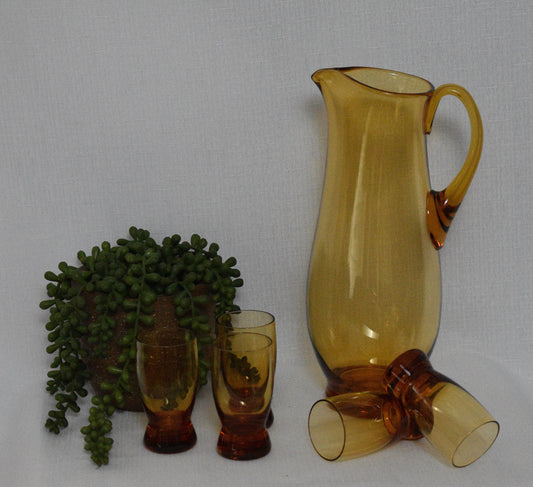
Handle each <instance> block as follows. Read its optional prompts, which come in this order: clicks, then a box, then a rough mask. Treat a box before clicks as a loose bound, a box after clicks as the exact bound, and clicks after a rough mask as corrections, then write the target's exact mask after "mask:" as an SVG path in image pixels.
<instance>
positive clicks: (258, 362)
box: [211, 332, 274, 460]
mask: <svg viewBox="0 0 533 487" xmlns="http://www.w3.org/2000/svg"><path fill="white" fill-rule="evenodd" d="M273 380H274V377H273V349H272V340H271V339H270V338H269V337H267V336H266V335H261V334H259V333H248V332H237V333H231V332H230V333H225V334H223V335H221V336H219V337H217V339H216V340H215V343H214V346H213V366H212V368H211V383H212V387H213V396H214V399H215V405H216V408H217V412H218V415H219V417H220V421H221V423H222V428H221V430H220V434H219V437H218V443H217V451H218V453H219V454H220V455H221V456H223V457H225V458H229V459H232V460H252V459H255V458H260V457H263V456H265V455H267V454H268V453H269V452H270V449H271V442H270V437H269V434H268V431H267V428H266V423H267V418H268V413H269V411H270V401H271V399H272V388H273Z"/></svg>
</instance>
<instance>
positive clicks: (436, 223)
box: [424, 84, 483, 250]
mask: <svg viewBox="0 0 533 487" xmlns="http://www.w3.org/2000/svg"><path fill="white" fill-rule="evenodd" d="M446 95H453V96H455V97H457V98H459V100H461V102H462V103H463V105H464V106H465V108H466V111H467V112H468V116H469V118H470V129H471V133H470V147H469V148H468V154H467V156H466V160H465V162H464V164H463V167H462V168H461V170H460V171H459V173H458V174H457V175H456V176H455V178H454V179H453V181H452V182H451V183H450V184H449V185H448V187H446V188H445V189H443V190H441V191H434V190H431V191H430V192H429V193H428V196H427V200H426V220H427V227H428V231H429V235H430V238H431V241H432V243H433V245H434V247H435V248H436V249H437V250H439V249H440V248H441V247H442V246H443V245H444V241H445V240H446V235H447V233H448V229H449V228H450V224H451V222H452V220H453V217H454V216H455V214H456V213H457V209H458V208H459V206H460V204H461V202H462V201H463V198H464V197H465V194H466V192H467V190H468V187H469V186H470V183H471V182H472V178H473V177H474V173H475V172H476V169H477V166H478V163H479V158H480V156H481V147H482V145H483V125H482V123H481V116H480V114H479V110H478V109H477V106H476V103H475V102H474V99H473V98H472V96H471V95H470V93H468V91H466V90H465V89H464V88H463V87H461V86H459V85H454V84H446V85H442V86H439V87H438V88H437V89H436V90H435V91H434V92H433V94H432V95H431V97H430V99H429V101H428V105H427V107H426V118H425V122H424V131H425V133H426V134H429V133H430V132H431V126H432V124H433V118H434V117H435V112H436V110H437V106H438V104H439V102H440V100H441V99H442V97H444V96H446Z"/></svg>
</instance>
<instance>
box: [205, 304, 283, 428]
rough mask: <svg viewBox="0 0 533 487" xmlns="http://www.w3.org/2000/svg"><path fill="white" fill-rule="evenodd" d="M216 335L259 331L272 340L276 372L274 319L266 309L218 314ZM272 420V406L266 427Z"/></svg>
mask: <svg viewBox="0 0 533 487" xmlns="http://www.w3.org/2000/svg"><path fill="white" fill-rule="evenodd" d="M215 331H216V335H217V336H220V335H221V334H222V333H228V332H248V333H250V332H251V333H261V334H262V335H266V336H267V337H268V338H270V339H271V340H272V355H273V357H274V359H273V361H274V364H273V368H272V373H273V374H275V372H276V319H275V318H274V316H273V315H271V314H270V313H267V312H266V311H258V310H237V311H229V312H227V313H224V314H222V315H220V316H219V317H218V318H217V322H216V330H215ZM273 422H274V413H273V412H272V408H271V409H270V411H269V413H268V419H267V428H270V426H272V423H273Z"/></svg>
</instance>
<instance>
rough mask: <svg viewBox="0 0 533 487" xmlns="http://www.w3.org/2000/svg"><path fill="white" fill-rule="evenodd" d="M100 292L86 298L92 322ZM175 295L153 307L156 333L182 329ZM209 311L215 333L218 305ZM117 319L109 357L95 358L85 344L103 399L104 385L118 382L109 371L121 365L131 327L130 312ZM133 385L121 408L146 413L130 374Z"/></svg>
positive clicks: (202, 289) (205, 290)
mask: <svg viewBox="0 0 533 487" xmlns="http://www.w3.org/2000/svg"><path fill="white" fill-rule="evenodd" d="M208 291H209V289H208V288H207V286H205V285H200V286H197V288H196V291H195V292H194V293H193V294H194V295H199V294H208ZM95 297H96V293H92V294H87V295H85V298H86V300H87V311H88V313H89V315H90V318H89V322H92V321H95V320H96V317H97V314H96V304H95V302H94V298H95ZM173 300H174V296H158V298H157V299H156V301H155V302H154V304H153V308H154V312H153V315H152V316H153V317H154V325H153V327H150V329H154V330H158V331H159V330H164V329H173V328H177V327H179V320H178V318H177V317H176V314H175V311H174V303H173ZM205 311H206V312H207V314H208V316H209V323H210V324H211V330H214V323H215V306H214V304H213V302H212V301H211V300H210V302H209V303H208V304H207V305H206V306H205ZM113 319H114V320H115V321H116V323H117V325H116V327H115V329H114V334H113V338H112V339H111V341H110V342H109V350H108V352H107V356H106V357H96V358H95V357H94V353H91V352H92V351H93V350H94V347H93V346H91V344H89V343H85V348H86V349H87V350H88V352H89V355H88V357H87V359H86V360H85V363H86V365H87V367H88V368H89V371H90V373H91V379H90V384H91V386H92V388H93V389H94V392H95V393H96V394H97V395H98V396H102V395H103V394H105V393H104V391H102V389H101V387H100V384H101V383H102V382H104V381H105V382H111V383H114V382H115V381H116V380H117V376H116V375H113V374H110V373H109V372H108V371H107V368H108V367H109V366H111V365H114V366H117V365H118V357H119V355H120V354H121V353H122V350H123V349H122V347H121V346H120V345H118V341H119V340H120V338H121V337H122V336H124V335H125V333H126V331H127V330H128V329H129V328H130V327H131V325H129V324H128V323H126V312H125V311H123V310H121V309H119V310H118V311H117V312H116V313H115V314H114V315H113ZM129 384H130V385H131V387H132V391H131V393H128V394H124V405H123V406H122V407H121V408H120V409H123V410H126V411H142V410H143V404H142V401H141V396H140V391H139V386H138V384H137V374H136V373H133V374H131V375H130V380H129Z"/></svg>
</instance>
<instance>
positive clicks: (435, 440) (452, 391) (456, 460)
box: [308, 350, 499, 467]
mask: <svg viewBox="0 0 533 487" xmlns="http://www.w3.org/2000/svg"><path fill="white" fill-rule="evenodd" d="M383 389H384V391H383V392H381V393H374V392H349V393H345V394H340V395H338V396H331V397H328V398H326V399H321V400H319V401H317V402H316V403H315V404H314V405H313V407H312V408H311V410H310V412H309V419H308V428H309V436H310V438H311V442H312V444H313V446H314V448H315V450H316V451H317V453H318V454H319V455H320V456H321V457H322V458H324V459H326V460H330V461H334V460H348V459H351V458H356V457H360V456H363V455H368V454H369V453H373V452H376V451H378V450H381V449H382V448H385V447H386V446H388V445H390V444H392V443H394V442H396V441H398V440H401V439H418V438H420V437H422V436H424V437H425V438H426V439H427V440H428V441H429V442H430V443H431V444H432V445H433V447H435V448H436V449H437V450H438V451H439V452H440V453H441V455H442V456H443V457H444V459H445V460H446V461H447V462H449V463H450V464H452V465H453V466H455V467H465V466H467V465H470V464H471V463H473V462H475V461H476V460H477V459H478V458H480V457H481V456H482V455H483V454H484V453H485V452H486V451H487V450H488V449H489V448H490V447H491V445H492V444H493V443H494V441H495V440H496V437H497V436H498V432H499V425H498V423H497V422H496V421H495V420H494V418H493V417H492V416H491V414H490V413H489V412H488V411H487V410H486V409H485V408H484V407H483V406H482V405H481V404H480V403H479V402H478V401H477V400H476V399H475V398H474V397H472V396H471V395H470V394H469V393H468V392H467V391H465V390H464V389H463V388H461V387H460V386H459V385H457V384H456V383H455V382H453V381H451V380H450V379H448V378H447V377H445V376H444V375H442V374H440V373H439V372H437V371H435V370H434V369H433V367H432V366H431V364H430V362H429V360H428V358H427V356H426V354H425V353H424V352H422V351H421V350H409V351H408V352H405V353H403V354H401V355H400V356H399V357H398V358H396V359H395V360H394V361H393V362H392V363H391V364H390V366H389V367H388V368H387V369H386V371H385V374H384V376H383ZM385 391H386V392H385Z"/></svg>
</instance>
